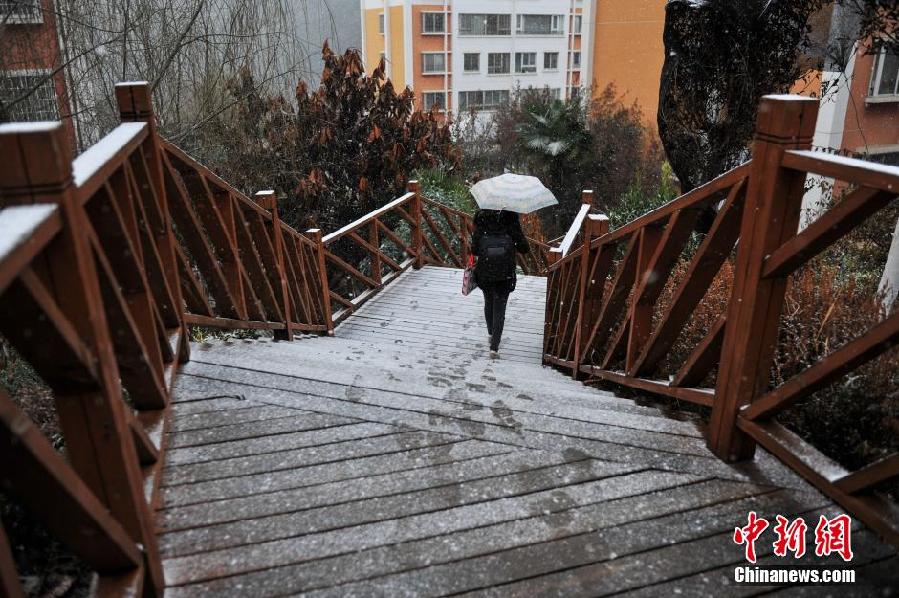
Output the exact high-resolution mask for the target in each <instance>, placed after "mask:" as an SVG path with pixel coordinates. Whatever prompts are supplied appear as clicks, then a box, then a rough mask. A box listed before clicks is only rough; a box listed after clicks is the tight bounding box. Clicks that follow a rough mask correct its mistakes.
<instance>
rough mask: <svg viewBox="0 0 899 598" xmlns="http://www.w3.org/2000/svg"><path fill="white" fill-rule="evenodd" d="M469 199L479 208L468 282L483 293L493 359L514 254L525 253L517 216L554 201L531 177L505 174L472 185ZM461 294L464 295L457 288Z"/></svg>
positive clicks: (512, 278) (525, 243)
mask: <svg viewBox="0 0 899 598" xmlns="http://www.w3.org/2000/svg"><path fill="white" fill-rule="evenodd" d="M471 195H472V197H473V198H474V200H475V203H477V204H478V207H479V208H480V209H479V210H478V212H477V213H476V214H475V217H474V232H473V234H472V238H471V252H472V254H474V255H475V256H476V257H477V258H478V261H477V263H476V264H475V266H474V272H473V274H474V282H476V283H477V285H478V286H479V287H481V290H482V291H484V320H486V322H487V334H488V336H489V343H490V357H492V358H494V359H496V358H497V357H499V342H500V340H502V336H503V327H504V326H505V323H506V303H507V302H508V300H509V293H511V292H512V291H514V290H515V262H516V260H515V253H516V252H518V253H527V252H528V251H530V247H528V241H527V238H526V237H525V236H524V233H523V232H522V230H521V221H520V220H519V214H530V213H531V212H535V211H537V210H539V209H541V208H545V207H548V206H554V205H557V204H558V203H559V202H558V201H557V200H556V198H555V196H554V195H553V194H552V192H551V191H550V190H549V189H547V188H546V187H545V186H544V185H543V183H541V182H540V179H538V178H537V177H533V176H528V175H523V174H514V173H511V172H507V173H505V174H501V175H499V176H495V177H492V178H489V179H486V180H483V181H477V182H476V183H475V185H474V186H472V188H471ZM463 293H465V294H468V291H467V290H465V289H463Z"/></svg>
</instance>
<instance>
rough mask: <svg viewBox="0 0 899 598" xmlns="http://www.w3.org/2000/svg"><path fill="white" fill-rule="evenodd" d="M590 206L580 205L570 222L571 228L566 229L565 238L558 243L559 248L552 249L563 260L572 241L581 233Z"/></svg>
mask: <svg viewBox="0 0 899 598" xmlns="http://www.w3.org/2000/svg"><path fill="white" fill-rule="evenodd" d="M590 207H591V206H590V204H586V203H585V204H581V208H580V209H579V210H578V212H577V215H576V216H575V217H574V220H573V221H572V222H571V226H570V227H569V228H568V232H567V233H565V236H564V237H563V238H562V242H561V243H559V246H558V247H556V248H554V249H553V250H554V251H558V252H559V253H561V254H562V257H563V258H564V257H565V256H566V255H568V250H569V249H571V246H572V245H573V244H574V240H575V239H576V238H577V236H578V233H580V232H581V227H582V226H583V224H584V220H585V219H586V218H587V214H589V213H590Z"/></svg>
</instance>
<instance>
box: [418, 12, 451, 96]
mask: <svg viewBox="0 0 899 598" xmlns="http://www.w3.org/2000/svg"><path fill="white" fill-rule="evenodd" d="M423 12H443V5H442V4H433V5H428V4H413V5H412V72H413V73H414V75H413V78H412V84H413V89H414V90H415V94H416V96H417V97H418V98H419V99H420V98H421V93H422V92H423V91H443V75H422V73H421V71H422V58H421V54H422V52H443V37H444V36H442V35H424V34H423V33H422V31H423V25H422V16H421V14H422V13H423ZM447 20H448V21H451V20H452V13H449V14H448V15H447ZM447 47H448V49H449V50H450V51H452V40H450V39H447ZM450 58H451V56H447V57H446V61H447V68H449V67H450V64H449V63H450ZM449 86H450V87H451V86H452V80H451V79H450V81H449Z"/></svg>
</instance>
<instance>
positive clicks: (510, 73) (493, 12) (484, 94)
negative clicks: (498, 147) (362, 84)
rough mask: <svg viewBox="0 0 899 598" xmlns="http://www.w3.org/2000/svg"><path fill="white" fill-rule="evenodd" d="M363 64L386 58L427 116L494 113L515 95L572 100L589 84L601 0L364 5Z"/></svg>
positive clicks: (364, 1) (364, 0)
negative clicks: (590, 47)
mask: <svg viewBox="0 0 899 598" xmlns="http://www.w3.org/2000/svg"><path fill="white" fill-rule="evenodd" d="M360 2H361V7H362V11H361V12H362V17H361V18H362V48H363V57H364V60H365V62H366V66H367V68H368V69H369V70H371V69H374V68H375V66H376V65H377V64H378V61H379V60H380V59H381V58H382V57H383V58H384V59H385V61H386V64H387V75H388V76H389V77H390V79H391V80H392V81H393V82H394V84H395V85H396V86H397V87H400V88H401V87H403V86H409V87H411V88H412V89H413V91H414V92H415V97H416V101H418V102H419V103H420V104H419V105H420V106H421V107H422V109H425V110H428V109H430V108H431V107H432V106H434V105H437V106H438V107H439V108H440V109H444V110H449V111H452V112H455V113H462V112H467V111H468V110H471V109H476V110H481V111H489V110H490V108H491V107H494V106H496V105H498V104H500V103H502V102H504V101H505V100H507V99H508V97H509V95H510V93H511V92H512V90H514V89H516V88H521V89H526V88H535V89H543V88H547V89H549V90H550V92H551V93H553V94H554V95H556V96H557V97H559V98H567V97H571V96H573V95H575V94H577V93H579V90H580V89H582V88H589V84H590V77H589V73H590V65H589V62H590V61H589V57H590V55H589V54H588V53H586V52H585V51H584V49H585V48H587V40H588V39H589V37H590V36H591V34H592V29H591V28H590V27H585V25H584V24H585V23H589V22H592V21H591V16H590V15H591V10H592V7H593V5H594V3H595V0H491V1H490V2H484V1H483V0H481V1H477V0H444V1H443V2H438V1H435V0H430V1H429V0H360Z"/></svg>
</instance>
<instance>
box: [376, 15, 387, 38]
mask: <svg viewBox="0 0 899 598" xmlns="http://www.w3.org/2000/svg"><path fill="white" fill-rule="evenodd" d="M386 20H387V19H386V18H385V17H384V13H383V12H382V13H380V14H379V15H378V33H380V34H381V35H384V32H385V31H387V23H386Z"/></svg>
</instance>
